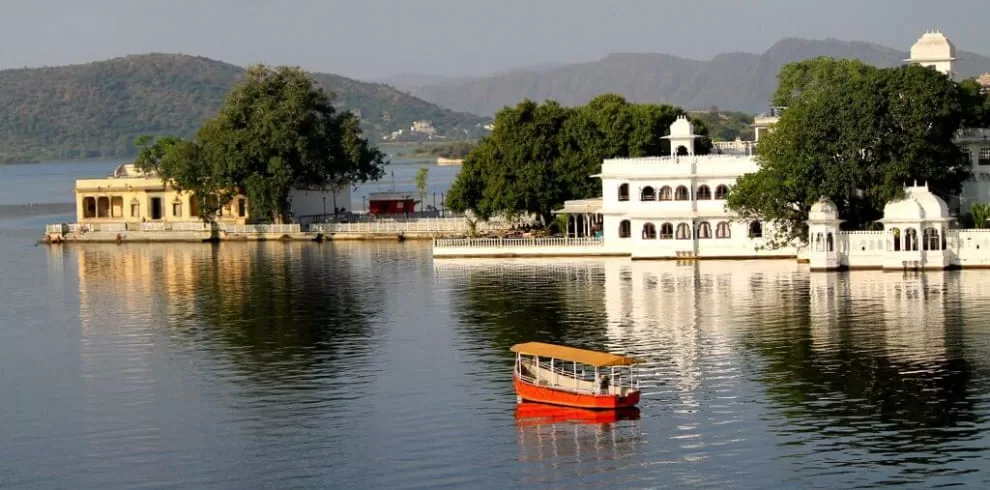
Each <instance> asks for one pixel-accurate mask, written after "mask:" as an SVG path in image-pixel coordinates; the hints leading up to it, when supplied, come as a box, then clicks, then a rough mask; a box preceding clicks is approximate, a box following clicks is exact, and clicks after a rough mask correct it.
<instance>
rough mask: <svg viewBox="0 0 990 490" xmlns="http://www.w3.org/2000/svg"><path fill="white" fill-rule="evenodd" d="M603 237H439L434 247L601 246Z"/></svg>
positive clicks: (434, 242) (435, 240) (434, 241)
mask: <svg viewBox="0 0 990 490" xmlns="http://www.w3.org/2000/svg"><path fill="white" fill-rule="evenodd" d="M604 244H605V242H604V240H602V239H601V238H591V237H588V238H563V237H545V238H437V239H434V240H433V247H434V248H453V247H458V248H466V247H471V248H536V247H601V246H603V245H604Z"/></svg>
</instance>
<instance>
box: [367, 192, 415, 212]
mask: <svg viewBox="0 0 990 490" xmlns="http://www.w3.org/2000/svg"><path fill="white" fill-rule="evenodd" d="M415 211H416V199H415V198H414V197H413V196H412V195H411V194H403V193H400V192H373V193H371V194H369V195H368V213H370V214H374V215H382V214H406V213H413V212H415Z"/></svg>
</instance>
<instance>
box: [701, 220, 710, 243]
mask: <svg viewBox="0 0 990 490" xmlns="http://www.w3.org/2000/svg"><path fill="white" fill-rule="evenodd" d="M711 237H712V225H710V224H708V222H707V221H702V222H701V223H698V238H702V239H708V238H711Z"/></svg>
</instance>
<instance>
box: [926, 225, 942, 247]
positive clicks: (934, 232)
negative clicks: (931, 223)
mask: <svg viewBox="0 0 990 490" xmlns="http://www.w3.org/2000/svg"><path fill="white" fill-rule="evenodd" d="M941 245H942V241H941V240H940V239H939V233H938V229H937V228H925V243H924V248H925V250H941Z"/></svg>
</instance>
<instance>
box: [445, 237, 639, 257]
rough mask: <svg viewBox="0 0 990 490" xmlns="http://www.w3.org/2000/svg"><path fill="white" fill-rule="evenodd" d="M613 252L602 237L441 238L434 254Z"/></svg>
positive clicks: (573, 254)
mask: <svg viewBox="0 0 990 490" xmlns="http://www.w3.org/2000/svg"><path fill="white" fill-rule="evenodd" d="M608 255H628V253H622V252H614V251H613V252H611V253H610V250H609V249H608V248H606V247H605V242H604V241H603V240H602V239H600V238H563V237H547V238H438V239H436V240H433V256H434V257H438V258H441V257H589V256H608Z"/></svg>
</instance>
